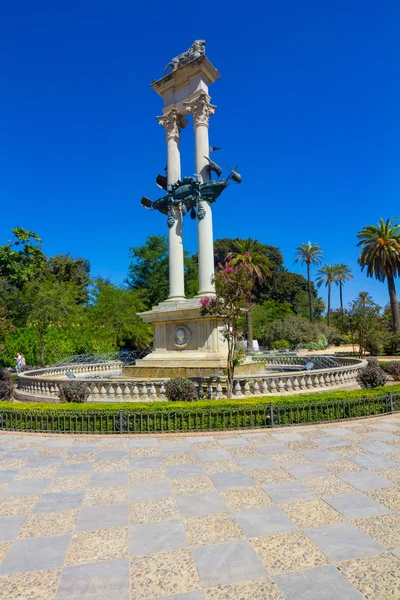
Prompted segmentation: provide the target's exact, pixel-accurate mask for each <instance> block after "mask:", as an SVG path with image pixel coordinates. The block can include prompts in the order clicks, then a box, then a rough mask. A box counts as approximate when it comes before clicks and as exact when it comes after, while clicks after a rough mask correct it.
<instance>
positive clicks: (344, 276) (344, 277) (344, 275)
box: [336, 264, 353, 325]
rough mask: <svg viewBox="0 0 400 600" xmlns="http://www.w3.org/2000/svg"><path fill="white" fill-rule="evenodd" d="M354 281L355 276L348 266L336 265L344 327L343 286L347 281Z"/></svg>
mask: <svg viewBox="0 0 400 600" xmlns="http://www.w3.org/2000/svg"><path fill="white" fill-rule="evenodd" d="M350 279H353V275H352V274H351V271H350V269H349V267H348V266H347V265H344V264H340V265H336V283H337V284H338V286H339V290H340V313H341V315H342V325H344V312H343V286H344V284H345V283H346V281H350Z"/></svg>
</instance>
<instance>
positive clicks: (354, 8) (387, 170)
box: [0, 0, 400, 304]
mask: <svg viewBox="0 0 400 600" xmlns="http://www.w3.org/2000/svg"><path fill="white" fill-rule="evenodd" d="M399 22H400V4H399V3H398V2H395V1H394V0H392V1H387V0H380V1H378V0H375V1H368V0H336V1H335V2H329V3H328V2H321V1H320V0H303V1H302V2H298V1H297V0H291V1H288V0H280V1H279V2H271V1H267V2H251V1H250V2H244V3H243V2H226V1H225V0H222V1H219V2H191V1H185V2H182V3H165V2H163V3H162V2H159V1H158V0H156V1H154V0H153V1H150V2H136V3H134V2H132V1H130V2H128V1H122V0H114V1H113V2H104V1H102V0H96V1H95V0H81V1H79V2H76V1H73V0H71V1H68V2H64V1H57V2H54V0H52V1H51V2H43V1H42V0H38V1H35V2H31V1H30V2H28V1H18V0H15V2H3V3H1V7H0V88H1V96H0V198H1V219H0V243H4V242H5V241H6V240H7V239H8V238H9V231H10V229H11V227H13V226H16V225H20V226H22V227H26V228H28V229H32V230H34V231H36V232H37V233H39V234H40V235H41V237H42V239H43V246H44V250H45V251H46V253H48V254H55V253H59V252H70V253H71V254H72V255H73V256H82V257H85V258H88V259H89V260H90V262H91V265H92V272H93V274H94V275H97V274H99V275H102V276H104V277H110V278H112V280H113V281H115V282H116V283H120V282H122V281H123V279H124V278H125V276H126V272H127V267H128V263H129V259H128V248H129V247H130V246H134V245H138V244H143V243H144V241H145V239H146V237H147V236H148V235H150V234H163V233H166V229H167V226H166V219H165V217H164V216H162V215H160V214H158V213H153V212H150V211H145V210H144V209H143V208H142V207H141V206H140V204H139V201H140V198H141V196H142V195H143V194H145V195H147V196H150V197H152V198H153V199H156V198H157V197H158V192H159V190H158V188H157V187H156V186H155V184H154V179H155V176H156V175H157V173H158V172H159V171H162V169H163V167H164V165H165V141H164V132H163V130H162V128H161V127H159V125H158V123H157V121H156V118H155V117H156V115H159V114H161V108H162V103H161V99H160V98H159V97H158V96H157V95H156V94H155V93H154V92H153V91H152V90H151V89H150V87H149V84H150V83H151V82H152V81H153V80H154V79H158V78H159V77H161V76H162V73H163V69H164V66H165V65H166V64H167V62H168V61H169V60H170V59H171V58H172V57H173V56H175V55H176V54H178V53H179V52H182V51H183V50H185V49H187V47H189V46H190V44H191V43H192V42H193V40H194V39H199V38H201V39H206V40H207V55H208V57H209V58H210V60H211V61H212V62H213V63H214V65H215V66H216V67H217V68H218V70H219V71H220V73H221V75H222V77H221V79H220V80H218V81H217V82H216V83H215V84H214V85H213V86H212V87H211V88H210V93H211V96H212V102H213V103H214V104H216V105H217V106H218V109H217V112H216V114H215V115H214V117H212V119H211V124H210V141H211V143H212V144H214V145H217V146H221V147H223V150H222V151H220V152H218V153H217V154H216V155H215V159H216V160H217V162H219V163H220V164H221V165H222V166H227V165H229V164H239V165H240V169H239V170H240V172H241V173H242V175H243V183H242V185H241V186H235V185H234V184H232V185H231V186H230V187H229V189H228V190H226V191H225V192H224V194H223V195H222V196H221V197H220V199H219V200H218V202H217V204H216V205H215V210H214V236H215V238H217V237H236V236H239V237H243V238H244V237H248V236H251V237H254V238H257V239H259V240H261V241H262V242H264V243H268V244H274V245H277V246H279V247H280V249H281V250H282V252H283V254H284V257H285V262H286V266H287V267H288V268H289V269H295V270H299V271H300V272H302V269H301V267H300V266H296V267H293V260H294V251H295V247H296V246H297V245H298V244H299V243H300V242H303V241H304V242H307V241H308V240H311V241H313V242H317V243H319V244H320V245H321V246H322V248H323V249H324V253H325V260H326V262H330V263H336V262H345V263H347V264H348V265H349V266H350V267H351V268H352V269H353V271H354V274H355V279H354V281H353V282H351V283H350V284H348V285H347V286H346V290H345V300H346V301H348V300H350V299H351V298H352V297H354V296H355V295H356V294H357V293H358V291H360V290H361V289H363V290H368V291H369V292H370V293H372V294H373V296H374V298H375V299H376V301H377V302H379V303H380V304H386V303H387V301H388V297H387V289H386V285H383V284H380V283H378V282H374V281H371V280H368V279H367V278H366V276H365V275H364V274H361V273H360V270H359V267H358V266H357V256H358V251H357V248H356V233H357V231H358V230H359V229H360V228H361V227H362V226H363V225H365V224H370V223H376V222H377V221H378V219H379V217H381V216H382V217H384V218H386V217H387V216H391V217H394V216H398V215H399V216H400V205H399V200H400V195H399V191H400V184H399V181H400V180H399V177H400V172H399V165H400V152H399V147H400V108H399V107H400V79H399V62H400V41H399V40H400V38H399ZM192 146H193V134H192V131H191V126H190V127H189V129H188V130H185V131H184V132H183V140H182V152H183V154H184V159H183V174H189V175H191V174H192V173H193V172H194V157H193V152H192V150H193V148H192ZM184 236H185V245H186V247H187V249H188V250H189V251H193V252H195V251H196V231H195V223H194V222H193V221H191V220H190V219H188V218H187V219H186V220H185V231H184ZM398 287H399V288H400V282H399V284H398ZM398 291H399V293H400V289H399V290H398ZM337 301H338V298H337V292H336V291H335V292H334V296H333V303H334V304H336V303H337Z"/></svg>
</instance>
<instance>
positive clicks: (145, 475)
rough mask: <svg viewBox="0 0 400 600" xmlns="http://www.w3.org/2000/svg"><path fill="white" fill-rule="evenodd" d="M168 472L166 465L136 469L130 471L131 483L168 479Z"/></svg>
mask: <svg viewBox="0 0 400 600" xmlns="http://www.w3.org/2000/svg"><path fill="white" fill-rule="evenodd" d="M167 479H168V473H167V470H166V468H165V467H154V469H135V470H134V471H129V483H146V482H151V481H166V480H167Z"/></svg>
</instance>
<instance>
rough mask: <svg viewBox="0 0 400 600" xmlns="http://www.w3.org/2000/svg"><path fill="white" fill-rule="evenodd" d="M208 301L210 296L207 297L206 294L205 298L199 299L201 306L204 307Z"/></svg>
mask: <svg viewBox="0 0 400 600" xmlns="http://www.w3.org/2000/svg"><path fill="white" fill-rule="evenodd" d="M209 302H210V298H208V297H207V296H206V297H205V298H202V299H201V300H200V304H201V305H202V306H204V308H206V307H207V306H208V303H209Z"/></svg>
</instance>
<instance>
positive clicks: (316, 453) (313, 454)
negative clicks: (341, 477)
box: [299, 448, 340, 462]
mask: <svg viewBox="0 0 400 600" xmlns="http://www.w3.org/2000/svg"><path fill="white" fill-rule="evenodd" d="M299 454H301V455H302V456H304V457H305V458H308V459H309V460H312V461H313V462H325V461H331V460H337V459H340V456H338V455H337V454H335V453H334V452H331V451H330V450H327V449H326V448H317V449H316V450H299Z"/></svg>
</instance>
